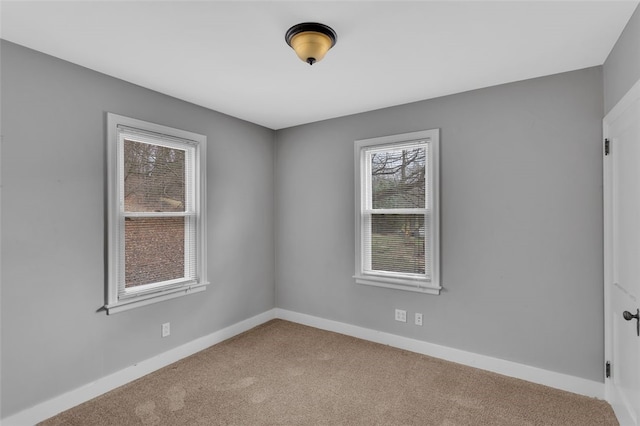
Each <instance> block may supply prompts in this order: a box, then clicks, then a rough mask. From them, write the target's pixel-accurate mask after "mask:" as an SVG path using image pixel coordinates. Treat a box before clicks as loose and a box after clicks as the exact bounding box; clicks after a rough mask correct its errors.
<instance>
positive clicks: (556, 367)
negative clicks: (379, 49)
mask: <svg viewBox="0 0 640 426" xmlns="http://www.w3.org/2000/svg"><path fill="white" fill-rule="evenodd" d="M602 117H603V95H602V70H601V67H594V68H588V69H584V70H579V71H574V72H569V73H564V74H558V75H553V76H548V77H543V78H538V79H534V80H528V81H522V82H518V83H512V84H507V85H502V86H496V87H491V88H487V89H482V90H477V91H472V92H467V93H462V94H457V95H453V96H447V97H443V98H438V99H432V100H427V101H423V102H418V103H413V104H408V105H403V106H398V107H393V108H387V109H383V110H378V111H372V112H368V113H364V114H359V115H354V116H349V117H343V118H337V119H333V120H328V121H324V122H318V123H314V124H309V125H304V126H299V127H293V128H289V129H285V130H281V131H278V133H277V144H276V149H277V154H276V161H277V164H276V188H277V191H276V211H277V215H276V229H277V244H276V304H277V306H278V307H280V308H284V309H289V310H292V311H297V312H302V313H306V314H310V315H316V316H319V317H323V318H328V319H331V320H337V321H342V322H346V323H350V324H355V325H359V326H363V327H367V328H371V329H375V330H380V331H385V332H389V333H394V334H397V335H402V336H407V337H411V338H415V339H419V340H423V341H427V342H432V343H436V344H442V345H446V346H449V347H453V348H459V349H463V350H467V351H471V352H475V353H479V354H484V355H489V356H493V357H497V358H502V359H506V360H510V361H515V362H519V363H523V364H528V365H531V366H535V367H540V368H544V369H547V370H551V371H557V372H561V373H565V374H570V375H573V376H577V377H583V378H586V379H591V380H595V381H602V380H603V377H602V365H603V364H602V363H603V333H604V332H603V291H602V274H603V269H602V255H603V252H602V251H603V248H602V247H603V246H602V167H601V162H602V158H601V143H600V139H601V134H602V125H601V123H602ZM431 128H440V129H441V178H442V190H441V214H442V215H441V217H442V224H441V226H442V228H441V229H442V234H441V235H442V283H443V285H444V291H443V293H442V294H441V295H440V296H432V295H421V294H416V293H411V292H405V291H399V290H389V289H384V288H377V287H367V286H361V285H356V284H355V283H354V280H353V279H352V275H353V274H354V188H353V186H354V184H353V181H354V172H353V164H354V159H353V141H354V140H356V139H363V138H371V137H376V136H384V135H390V134H396V133H404V132H412V131H418V130H424V129H431ZM394 308H402V309H406V310H408V313H409V316H411V317H412V316H413V313H414V312H422V313H423V314H424V326H422V327H418V326H415V325H413V324H411V323H407V324H404V323H399V322H395V321H394V320H393V313H394Z"/></svg>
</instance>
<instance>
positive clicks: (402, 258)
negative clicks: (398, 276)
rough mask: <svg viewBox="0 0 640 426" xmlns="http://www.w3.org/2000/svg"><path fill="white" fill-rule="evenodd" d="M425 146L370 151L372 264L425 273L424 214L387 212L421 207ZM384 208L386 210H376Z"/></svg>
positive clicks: (391, 269)
mask: <svg viewBox="0 0 640 426" xmlns="http://www.w3.org/2000/svg"><path fill="white" fill-rule="evenodd" d="M425 172H426V148H424V147H419V148H409V149H398V150H389V151H384V152H374V153H372V154H371V186H372V188H371V204H372V208H373V211H374V213H373V214H372V215H371V242H370V244H371V264H372V265H371V267H372V269H373V270H379V271H390V272H400V273H410V274H424V273H425V215H424V214H423V213H421V214H396V213H391V214H389V212H388V210H387V209H413V208H417V209H424V208H425V207H426V206H425V194H426V193H425ZM377 209H385V210H386V212H385V214H378V213H375V210H377ZM399 213H400V212H399Z"/></svg>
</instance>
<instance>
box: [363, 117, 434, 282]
mask: <svg viewBox="0 0 640 426" xmlns="http://www.w3.org/2000/svg"><path fill="white" fill-rule="evenodd" d="M438 142H439V130H438V129H433V130H426V131H421V132H415V133H406V134H401V135H394V136H386V137H381V138H374V139H365V140H359V141H356V142H355V170H356V172H355V182H356V273H355V277H354V278H355V280H356V282H357V283H358V284H368V285H373V286H379V287H389V288H396V289H402V290H410V291H417V292H422V293H430V294H439V293H440V289H441V287H440V282H439V243H438V236H439V223H438V202H439V201H438Z"/></svg>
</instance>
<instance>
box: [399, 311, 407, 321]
mask: <svg viewBox="0 0 640 426" xmlns="http://www.w3.org/2000/svg"><path fill="white" fill-rule="evenodd" d="M396 321H400V322H407V311H403V310H402V309H396Z"/></svg>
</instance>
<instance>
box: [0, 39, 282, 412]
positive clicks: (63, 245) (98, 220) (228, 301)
mask: <svg viewBox="0 0 640 426" xmlns="http://www.w3.org/2000/svg"><path fill="white" fill-rule="evenodd" d="M1 47H2V50H1V53H2V58H1V59H2V61H1V62H2V69H1V72H2V74H1V77H2V80H1V84H2V86H1V88H2V134H3V140H2V142H3V144H2V145H3V146H2V164H1V166H2V181H3V189H2V191H3V196H2V306H1V315H2V318H1V319H2V397H3V398H2V415H3V417H6V416H9V415H11V414H14V413H15V412H17V411H20V410H22V409H25V408H27V407H29V406H32V405H34V404H36V403H38V402H41V401H44V400H47V399H50V398H52V397H55V396H57V395H60V394H62V393H64V392H66V391H69V390H71V389H74V388H77V387H79V386H81V385H84V384H87V383H89V382H91V381H93V380H96V379H98V378H100V377H102V376H105V375H108V374H110V373H113V372H115V371H118V370H121V369H123V368H125V367H128V366H130V365H133V364H134V363H136V362H138V361H141V360H145V359H147V358H150V357H152V356H154V355H157V354H159V353H161V352H164V351H166V350H169V349H171V348H173V347H176V346H179V345H181V344H184V343H186V342H189V341H192V340H194V339H196V338H198V337H201V336H204V335H207V334H210V333H212V332H215V331H217V330H219V329H221V328H224V327H225V326H228V325H231V324H234V323H236V322H238V321H241V320H243V319H246V318H249V317H251V316H253V315H256V314H259V313H262V312H264V311H266V310H269V309H271V308H273V307H274V276H275V273H274V232H273V226H272V224H273V221H274V217H273V213H274V201H273V193H274V187H273V182H274V170H273V166H274V153H275V149H274V132H273V131H272V130H269V129H265V128H262V127H260V126H257V125H254V124H250V123H247V122H243V121H241V120H238V119H235V118H232V117H229V116H225V115H222V114H218V113H216V112H213V111H210V110H207V109H205V108H200V107H197V106H194V105H191V104H189V103H186V102H182V101H179V100H177V99H174V98H170V97H168V96H165V95H162V94H159V93H155V92H152V91H150V90H146V89H143V88H141V87H138V86H134V85H131V84H128V83H125V82H123V81H120V80H117V79H114V78H111V77H108V76H105V75H102V74H99V73H96V72H93V71H90V70H87V69H85V68H81V67H78V66H75V65H72V64H70V63H68V62H64V61H61V60H58V59H55V58H52V57H50V56H46V55H44V54H41V53H37V52H34V51H32V50H28V49H25V48H23V47H20V46H17V45H15V44H11V43H7V42H2V46H1ZM107 111H110V112H115V113H117V114H122V115H127V116H131V117H135V118H139V119H142V120H147V121H151V122H155V123H161V124H164V125H167V126H173V127H177V128H180V129H186V130H190V131H193V132H197V133H201V134H204V135H206V136H207V138H208V155H207V162H208V182H207V185H208V209H209V210H208V226H209V228H208V237H209V278H210V281H211V283H212V284H211V285H210V286H209V288H208V289H207V291H205V292H202V293H198V294H194V295H190V296H186V297H181V298H178V299H173V300H170V301H166V302H161V303H158V304H155V305H152V306H147V307H143V308H139V309H136V310H133V311H128V312H124V313H120V314H117V315H112V316H107V315H105V313H104V312H96V311H97V310H98V309H99V308H100V307H101V306H102V305H103V303H104V288H105V272H104V270H105V267H104V256H105V248H104V246H105V238H104V229H105V216H104V209H105V190H104V186H105V178H104V175H105V162H106V160H105V113H106V112H107ZM168 321H170V322H171V336H170V337H168V338H165V339H162V338H161V337H160V327H161V324H162V323H164V322H168Z"/></svg>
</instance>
